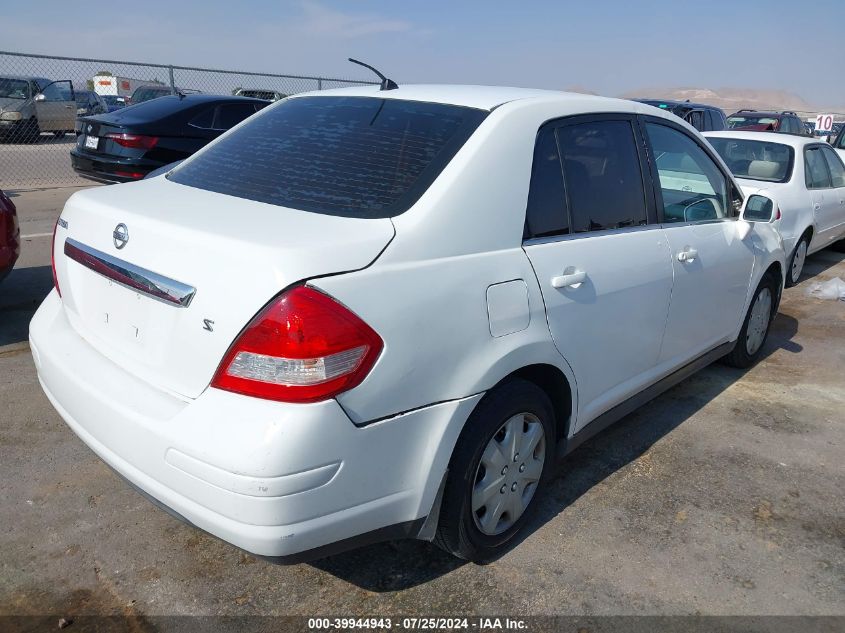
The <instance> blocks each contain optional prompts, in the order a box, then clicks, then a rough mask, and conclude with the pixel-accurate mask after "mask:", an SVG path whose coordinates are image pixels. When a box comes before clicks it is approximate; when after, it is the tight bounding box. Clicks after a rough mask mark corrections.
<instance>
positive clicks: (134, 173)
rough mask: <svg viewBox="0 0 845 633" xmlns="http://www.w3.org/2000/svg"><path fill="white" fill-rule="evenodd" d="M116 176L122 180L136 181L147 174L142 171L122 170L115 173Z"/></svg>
mask: <svg viewBox="0 0 845 633" xmlns="http://www.w3.org/2000/svg"><path fill="white" fill-rule="evenodd" d="M114 175H115V176H120V177H122V178H134V179H136V180H137V179H139V178H143V177H144V176H146V174H145V173H143V172H140V171H120V170H117V171H115V172H114Z"/></svg>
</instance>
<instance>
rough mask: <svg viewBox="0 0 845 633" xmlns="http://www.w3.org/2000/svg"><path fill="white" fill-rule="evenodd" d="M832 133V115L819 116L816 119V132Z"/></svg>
mask: <svg viewBox="0 0 845 633" xmlns="http://www.w3.org/2000/svg"><path fill="white" fill-rule="evenodd" d="M832 131H833V115H832V114H820V115H819V116H817V117H816V132H832Z"/></svg>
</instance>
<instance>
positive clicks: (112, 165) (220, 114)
mask: <svg viewBox="0 0 845 633" xmlns="http://www.w3.org/2000/svg"><path fill="white" fill-rule="evenodd" d="M269 104H270V102H269V101H264V100H261V99H250V98H246V97H225V96H214V95H187V96H185V95H182V96H179V95H173V96H167V97H160V98H158V99H153V100H152V101H146V102H144V103H139V104H137V105H133V106H129V107H127V108H123V109H121V110H118V111H116V112H111V113H109V114H102V115H99V116H91V117H83V118H80V119H79V120H78V121H77V123H76V134H77V138H76V147H75V148H73V149H72V150H71V152H70V160H71V165H72V166H73V169H74V170H75V171H76V172H77V173H78V174H79V175H81V176H84V177H85V178H89V179H91V180H96V181H98V182H106V183H114V182H130V181H133V180H140V179H142V178H143V177H144V176H146V175H147V174H148V173H149V172H151V171H153V170H155V169H158V168H159V167H162V166H163V165H168V164H170V163H173V162H175V161H178V160H182V159H185V158H187V157H188V156H190V155H191V154H193V153H194V152H196V151H197V150H199V149H200V148H202V147H204V146H205V145H207V144H208V143H209V142H211V141H212V140H214V139H215V138H217V137H218V136H220V135H221V134H222V133H223V132H225V131H226V130H228V129H229V128H231V127H234V126H235V125H237V124H238V123H240V122H241V121H243V120H244V119H246V118H247V117H248V116H251V115H253V114H255V113H256V112H258V111H259V110H261V109H262V108H264V107H265V106H267V105H269Z"/></svg>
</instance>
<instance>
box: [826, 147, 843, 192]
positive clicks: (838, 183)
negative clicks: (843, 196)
mask: <svg viewBox="0 0 845 633" xmlns="http://www.w3.org/2000/svg"><path fill="white" fill-rule="evenodd" d="M821 151H822V154H824V157H825V159H826V160H827V166H828V168H829V169H830V184H831V185H832V186H834V187H845V167H843V165H842V159H840V158H839V155H838V154H837V153H836V152H834V151H833V150H832V149H830V148H829V147H822V148H821Z"/></svg>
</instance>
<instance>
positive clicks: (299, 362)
mask: <svg viewBox="0 0 845 633" xmlns="http://www.w3.org/2000/svg"><path fill="white" fill-rule="evenodd" d="M383 347H384V343H383V342H382V340H381V337H379V335H378V334H377V333H376V332H375V331H374V330H373V329H372V328H371V327H370V326H368V325H367V324H366V323H364V322H363V321H362V320H361V319H360V318H359V317H358V316H357V315H356V314H354V313H352V312H351V311H350V310H349V309H348V308H346V307H345V306H343V305H341V304H340V303H338V302H337V301H335V300H334V299H332V298H331V297H329V296H328V295H325V294H323V293H321V292H319V291H317V290H314V289H313V288H308V287H305V286H297V287H296V288H293V289H291V290H288V291H287V292H285V293H283V294H282V295H280V296H279V297H277V298H276V299H274V300H273V301H272V302H271V303H270V304H269V305H268V306H267V307H265V308H264V309H263V310H262V311H261V312H259V313H258V315H257V316H256V317H255V318H254V319H253V320H252V321H251V322H250V323H249V325H247V327H246V329H245V330H244V331H243V332H242V333H241V335H240V336H239V337H238V339H237V340H236V341H235V343H234V344H233V345H232V346H231V348H229V351H228V352H226V355H225V356H224V357H223V361H222V362H221V363H220V367H219V368H218V369H217V373H216V374H215V376H214V379H213V380H212V382H211V386H212V387H216V388H218V389H224V390H226V391H233V392H235V393H241V394H244V395H248V396H255V397H257V398H266V399H269V400H278V401H282V402H317V401H319V400H328V399H329V398H333V397H335V396H336V395H338V394H340V393H342V392H344V391H348V390H349V389H352V388H353V387H355V386H357V385H358V384H360V383H361V381H362V380H364V378H365V377H366V376H367V374H368V373H369V372H370V370H371V369H372V367H373V365H374V364H375V362H376V360H377V359H378V357H379V354H381V350H382V349H383Z"/></svg>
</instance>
